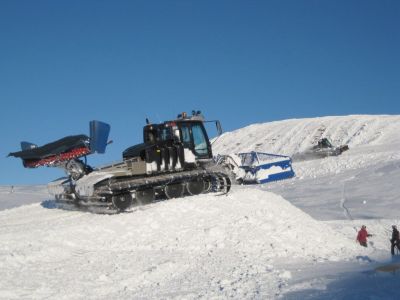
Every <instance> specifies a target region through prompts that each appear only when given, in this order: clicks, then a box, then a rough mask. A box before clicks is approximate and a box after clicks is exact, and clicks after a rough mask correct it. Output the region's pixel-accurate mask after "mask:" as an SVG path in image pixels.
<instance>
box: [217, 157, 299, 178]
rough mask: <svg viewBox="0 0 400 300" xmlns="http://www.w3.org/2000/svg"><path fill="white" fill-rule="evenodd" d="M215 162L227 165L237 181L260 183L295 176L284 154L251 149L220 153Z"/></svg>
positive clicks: (288, 159) (288, 158) (289, 161)
mask: <svg viewBox="0 0 400 300" xmlns="http://www.w3.org/2000/svg"><path fill="white" fill-rule="evenodd" d="M217 163H218V164H221V165H223V166H225V167H227V168H228V169H229V170H230V171H231V173H232V174H233V175H234V176H235V179H236V181H237V182H238V183H244V184H253V183H259V184H262V183H267V182H272V181H278V180H283V179H288V178H292V177H294V176H295V173H294V171H293V168H292V160H291V158H290V157H289V156H286V155H279V154H271V153H263V152H255V151H252V152H246V153H239V154H237V155H220V156H219V157H217Z"/></svg>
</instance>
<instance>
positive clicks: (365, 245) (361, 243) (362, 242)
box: [359, 241, 368, 247]
mask: <svg viewBox="0 0 400 300" xmlns="http://www.w3.org/2000/svg"><path fill="white" fill-rule="evenodd" d="M359 243H360V245H361V246H363V247H368V245H367V241H359Z"/></svg>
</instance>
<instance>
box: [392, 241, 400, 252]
mask: <svg viewBox="0 0 400 300" xmlns="http://www.w3.org/2000/svg"><path fill="white" fill-rule="evenodd" d="M390 242H391V243H392V246H391V247H390V252H391V253H392V255H394V247H397V249H398V250H399V251H400V240H390Z"/></svg>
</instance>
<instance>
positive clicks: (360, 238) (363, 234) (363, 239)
mask: <svg viewBox="0 0 400 300" xmlns="http://www.w3.org/2000/svg"><path fill="white" fill-rule="evenodd" d="M370 236H372V235H371V234H369V233H368V231H367V226H365V225H363V226H361V229H360V231H359V232H358V234H357V242H359V243H360V245H361V246H364V247H368V245H367V237H370Z"/></svg>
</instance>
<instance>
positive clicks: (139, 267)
mask: <svg viewBox="0 0 400 300" xmlns="http://www.w3.org/2000/svg"><path fill="white" fill-rule="evenodd" d="M399 129H400V116H343V117H324V118H314V119H297V120H285V121H279V122H271V123H265V124H255V125H251V126H248V127H246V128H243V129H239V130H237V131H235V132H231V133H226V134H224V135H223V136H222V137H221V138H220V139H218V140H217V141H216V142H215V144H214V145H213V149H214V152H216V153H221V154H224V153H233V152H236V153H237V152H248V151H251V150H257V151H261V152H269V153H279V154H289V155H291V154H293V153H296V152H298V151H299V150H302V149H307V148H308V147H309V146H310V145H312V143H313V141H315V140H316V139H317V138H319V137H325V136H326V137H329V138H330V139H331V141H332V143H333V144H335V145H339V144H349V147H350V150H349V151H346V152H344V153H343V154H342V155H341V156H338V157H328V158H324V159H317V160H309V161H303V162H294V163H293V168H294V170H295V172H296V177H295V178H293V179H289V180H284V181H280V182H275V183H268V184H264V185H253V186H234V187H233V189H232V191H231V192H230V193H229V194H228V195H226V196H214V195H210V194H208V195H199V196H191V197H185V198H181V199H172V200H169V201H162V202H158V203H153V204H150V205H147V206H142V207H137V208H135V209H133V210H132V211H130V212H127V213H122V214H118V215H98V214H93V213H88V212H80V211H76V210H66V209H61V208H58V207H57V206H56V205H55V203H54V200H53V199H51V197H50V196H49V195H48V194H47V192H46V190H45V187H43V186H36V187H35V186H24V187H20V186H16V187H14V188H13V189H12V188H11V187H10V186H3V187H0V209H1V210H0V239H1V241H2V243H1V244H0V278H2V280H1V281H0V299H21V298H34V299H43V298H57V299H71V298H73V299H110V298H118V299H138V298H139V299H150V298H156V299H160V298H161V299H225V298H230V297H232V298H234V299H280V298H283V299H332V298H336V299H337V298H340V299H361V298H363V299H364V298H369V299H370V298H376V299H379V298H392V299H394V298H398V297H399V296H400V292H399V290H398V284H399V279H400V278H399V276H400V275H399V274H400V273H399V271H393V272H382V271H379V270H381V269H379V267H380V266H387V265H391V266H392V265H393V266H396V264H398V263H399V262H400V259H398V257H397V256H395V257H391V255H390V251H389V250H390V244H389V241H388V239H389V238H390V234H391V230H390V228H391V225H392V224H398V225H399V224H400V222H399V219H400V218H399V215H398V212H399V211H400V199H399V196H398V195H399V194H400V193H399V192H400V187H399V185H398V182H399V179H400V153H399V150H398V149H399V145H400V137H399V135H398V132H399ZM361 225H366V226H367V230H368V231H369V232H370V233H372V234H373V236H372V237H371V238H370V239H369V246H368V247H367V248H364V247H361V246H359V245H358V244H357V243H356V242H355V237H356V233H357V230H358V229H359V228H360V227H361ZM377 268H378V269H377ZM385 269H386V268H385Z"/></svg>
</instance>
